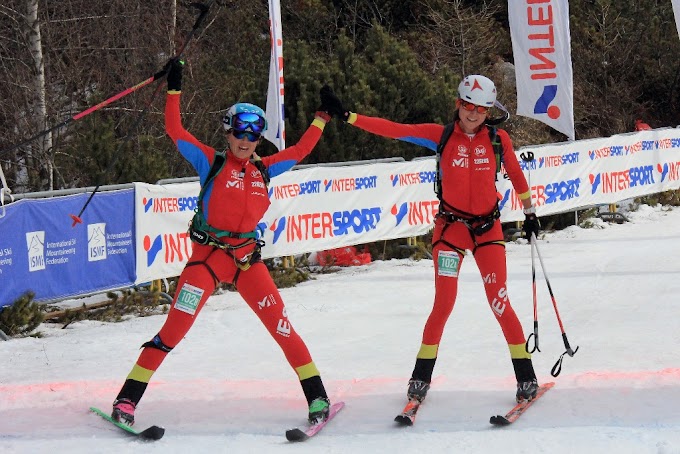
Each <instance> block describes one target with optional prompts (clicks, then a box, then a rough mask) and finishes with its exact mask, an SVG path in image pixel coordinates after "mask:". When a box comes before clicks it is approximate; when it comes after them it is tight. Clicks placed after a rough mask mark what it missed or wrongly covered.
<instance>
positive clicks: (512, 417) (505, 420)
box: [489, 382, 555, 426]
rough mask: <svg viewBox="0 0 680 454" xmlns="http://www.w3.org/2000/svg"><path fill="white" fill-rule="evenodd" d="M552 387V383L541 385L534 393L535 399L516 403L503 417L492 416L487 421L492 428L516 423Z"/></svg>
mask: <svg viewBox="0 0 680 454" xmlns="http://www.w3.org/2000/svg"><path fill="white" fill-rule="evenodd" d="M553 386H555V383H554V382H550V383H545V384H544V385H541V386H540V387H539V388H538V392H537V393H536V397H534V398H533V399H531V400H530V401H524V402H520V403H518V404H517V405H515V407H514V408H513V409H512V410H510V411H509V412H508V413H507V414H506V415H505V416H501V415H496V416H492V417H491V418H490V419H489V422H490V423H491V424H493V425H494V426H507V425H510V424H512V423H513V422H515V421H517V419H518V418H519V417H520V416H522V414H523V413H524V412H525V411H526V410H527V408H529V407H531V406H532V405H533V404H534V402H536V401H537V400H538V399H539V398H540V397H541V396H542V395H543V394H545V392H546V391H548V390H549V389H550V388H552V387H553Z"/></svg>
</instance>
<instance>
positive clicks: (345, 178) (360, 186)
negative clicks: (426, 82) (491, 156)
mask: <svg viewBox="0 0 680 454" xmlns="http://www.w3.org/2000/svg"><path fill="white" fill-rule="evenodd" d="M529 153H532V154H533V155H534V160H533V161H530V162H524V161H520V163H521V165H522V167H523V169H524V171H525V175H526V176H527V179H528V180H530V185H531V192H532V199H533V203H534V205H536V207H537V212H538V215H539V216H546V215H550V214H556V213H562V212H567V211H573V210H576V209H580V208H584V207H590V206H595V205H600V204H610V203H615V202H618V201H621V200H625V199H629V198H633V197H639V196H643V195H648V194H653V193H658V192H662V191H667V190H671V189H678V188H680V129H660V130H653V131H644V132H637V133H630V134H623V135H618V136H613V137H609V138H604V139H593V140H582V141H577V142H569V143H564V144H559V145H546V146H539V147H525V148H522V149H521V150H519V152H518V154H520V155H521V154H524V155H525V156H528V154H529ZM434 178H435V161H434V159H422V160H417V161H409V162H398V163H378V164H367V165H358V166H344V167H313V168H306V169H301V170H294V171H291V172H287V173H285V174H283V175H280V176H278V177H276V178H274V179H272V181H271V183H270V186H269V195H270V199H271V201H272V205H271V207H270V208H269V210H268V211H267V213H266V214H265V217H264V219H262V221H261V222H260V225H259V229H260V230H261V231H263V232H264V235H263V237H262V238H263V239H264V241H265V242H266V245H265V247H264V249H263V257H264V258H271V257H281V256H288V255H296V254H302V253H305V252H313V251H320V250H325V249H332V248H337V247H341V246H348V245H356V244H363V243H369V242H373V241H381V240H387V239H394V238H405V237H412V236H419V235H423V234H425V233H427V232H428V231H429V230H430V229H431V228H432V223H433V221H434V216H435V214H436V213H437V211H438V209H439V201H438V200H437V198H436V196H435V194H434V186H433V184H434ZM496 186H497V189H498V192H499V200H500V201H499V206H500V208H501V221H502V222H511V221H519V220H523V219H524V215H523V213H522V206H521V203H520V201H519V198H518V197H517V194H516V192H515V190H514V189H513V188H512V184H511V183H510V181H509V180H508V179H507V177H506V175H505V172H504V170H503V169H501V172H500V173H499V175H498V182H497V185H496ZM198 192H199V185H198V182H196V183H183V184H175V185H165V186H157V185H149V184H144V183H137V184H136V201H135V212H136V223H137V235H136V238H137V242H138V244H137V251H138V254H137V283H141V282H146V281H149V280H152V279H160V278H164V277H170V276H177V275H178V274H179V273H180V272H181V270H182V268H183V267H184V265H185V264H186V262H187V260H188V257H189V256H190V254H191V241H190V240H189V237H188V234H187V228H188V223H189V221H190V220H191V217H192V216H193V209H194V208H195V206H196V199H197V196H198ZM226 209H228V208H226Z"/></svg>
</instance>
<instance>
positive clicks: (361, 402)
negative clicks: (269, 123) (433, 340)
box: [0, 206, 680, 454]
mask: <svg viewBox="0 0 680 454" xmlns="http://www.w3.org/2000/svg"><path fill="white" fill-rule="evenodd" d="M628 215H629V217H630V218H631V221H632V222H631V223H627V224H623V225H606V224H601V223H600V224H598V226H599V227H601V228H596V229H587V230H584V229H581V228H578V227H571V228H568V229H566V230H563V231H560V232H556V233H552V234H549V235H546V238H545V239H543V240H541V241H540V242H539V247H540V250H541V253H542V255H543V259H544V261H545V264H546V267H547V271H548V277H549V279H550V283H551V285H552V288H553V291H554V293H555V297H556V300H557V305H558V309H559V312H560V315H561V318H562V322H563V325H564V328H565V330H566V333H567V335H568V338H569V341H570V343H571V346H572V348H576V347H577V346H578V347H580V349H579V351H578V352H577V353H576V355H575V356H574V357H568V356H566V357H565V358H564V362H563V365H562V373H561V374H560V375H559V376H558V377H557V378H556V379H553V378H552V377H551V376H550V369H551V368H552V366H553V364H554V363H555V361H556V360H557V359H558V357H559V356H560V355H561V354H562V353H563V352H564V351H565V348H564V345H563V342H562V337H561V333H560V329H559V326H558V324H557V322H556V317H555V311H554V309H553V306H552V303H551V300H550V297H549V295H548V292H547V289H546V285H545V283H544V281H543V278H542V274H541V273H540V269H539V271H538V274H537V275H538V277H539V281H538V298H539V334H540V336H539V339H540V349H541V352H540V353H535V354H534V365H535V368H536V371H537V373H538V374H539V380H540V381H542V382H545V381H550V380H555V381H556V382H557V384H556V386H555V388H553V390H551V391H550V392H549V393H548V394H546V396H545V397H544V398H543V399H541V400H540V401H538V402H537V403H536V405H534V407H532V408H531V409H530V410H529V411H528V412H527V413H526V414H525V415H524V416H523V417H522V418H521V419H520V420H519V421H518V422H517V423H516V424H514V425H512V426H510V427H507V428H494V427H491V426H490V425H489V424H488V419H489V417H490V416H491V415H493V414H498V413H505V412H506V411H507V410H509V409H510V408H511V407H512V405H513V402H514V391H515V390H514V386H515V383H514V378H513V373H512V366H511V363H510V360H509V355H508V353H507V347H506V345H505V342H504V340H503V337H502V335H501V331H500V328H499V327H498V325H497V323H496V321H495V318H494V316H493V315H492V312H491V310H490V309H489V307H488V304H487V303H486V300H485V297H484V292H483V288H482V281H481V278H480V276H479V273H478V270H477V267H476V265H475V263H474V259H473V258H472V257H471V256H468V257H467V258H466V260H465V262H464V263H463V269H462V272H461V276H460V286H459V288H460V292H459V296H458V301H457V303H456V308H455V310H454V312H453V314H452V316H451V318H450V320H449V323H448V324H447V329H446V331H445V333H444V338H443V339H442V343H441V348H440V353H439V359H438V363H437V367H436V368H435V375H434V381H433V385H432V389H431V391H430V393H429V395H428V399H427V401H426V403H425V405H424V406H423V407H422V408H421V412H420V414H419V416H418V420H417V422H416V425H415V426H413V427H411V428H397V427H395V426H394V424H393V422H392V419H393V418H394V416H395V415H396V414H397V413H398V412H399V410H400V409H401V407H402V406H403V404H404V403H405V390H406V382H407V380H408V377H409V376H410V373H411V370H412V367H413V363H414V360H415V355H416V353H417V351H418V348H419V346H420V336H421V333H422V328H423V325H424V322H425V319H426V317H427V315H428V313H429V310H430V307H431V305H432V299H433V295H434V287H433V281H432V262H431V261H427V260H424V261H420V262H413V261H409V260H391V261H385V262H374V263H372V264H370V265H367V266H363V267H356V268H349V269H343V270H342V271H340V272H338V273H334V274H327V275H319V276H316V279H315V280H313V281H308V282H305V283H303V284H300V285H298V286H297V287H296V288H293V289H285V290H283V291H282V294H283V297H284V300H285V301H286V305H287V308H288V315H289V317H290V319H291V320H292V322H293V324H294V326H295V327H296V329H297V330H298V331H299V332H300V333H301V334H302V336H303V338H304V339H305V341H306V342H307V344H308V346H309V347H310V350H311V351H312V355H313V357H314V360H315V362H316V363H317V365H318V367H319V369H320V370H321V372H322V377H323V378H324V381H325V383H326V387H327V389H328V391H329V393H330V395H331V397H332V399H334V400H344V401H345V402H346V403H347V406H346V408H345V409H344V410H343V411H342V412H341V413H340V414H339V415H338V417H337V418H336V419H335V420H334V421H333V422H332V423H331V424H330V425H329V426H328V427H327V428H326V429H325V430H324V431H323V432H322V433H321V434H320V435H319V436H318V437H316V438H314V439H313V440H310V441H308V442H306V443H304V444H289V443H288V442H286V441H285V438H284V436H283V434H284V431H285V429H288V428H291V427H294V426H298V425H302V424H303V423H304V419H305V417H306V405H305V402H304V398H303V396H302V392H301V390H300V387H299V383H298V382H297V380H296V377H295V375H294V373H293V371H292V370H291V369H290V368H289V367H288V365H287V363H286V362H285V360H284V358H283V355H282V353H281V352H280V351H279V350H278V347H277V346H276V345H275V344H274V342H273V341H272V340H271V338H269V336H268V335H267V334H266V332H265V330H264V328H262V327H261V326H260V325H259V322H258V321H257V319H256V317H255V316H254V315H253V314H252V313H251V312H250V311H249V309H248V308H247V306H246V305H245V304H244V303H243V302H242V301H241V299H240V297H239V296H238V295H237V294H235V293H228V294H224V295H219V296H214V297H212V298H211V299H210V300H209V301H208V304H207V306H206V308H205V309H204V311H203V313H202V314H201V316H200V317H199V319H198V321H197V322H196V324H195V325H194V327H193V329H192V330H191V331H190V332H189V334H188V335H187V337H186V339H185V340H184V341H183V342H182V343H181V344H180V345H179V347H178V348H176V349H175V350H174V351H173V352H172V353H171V354H170V355H169V356H168V358H167V360H166V361H165V363H164V364H163V365H162V366H161V368H160V369H159V371H158V372H157V373H156V375H155V376H154V379H153V381H152V384H151V385H150V386H149V389H148V391H147V393H146V395H145V397H144V399H143V400H142V402H141V404H140V406H139V407H138V411H137V424H136V427H138V428H140V429H143V428H145V427H147V426H148V425H151V424H158V425H163V426H165V427H166V428H167V432H166V435H165V437H164V438H163V439H162V440H160V441H158V442H154V443H142V442H138V441H135V440H131V439H130V438H127V437H125V436H124V435H123V434H122V433H121V432H119V431H118V429H116V428H114V427H112V426H110V425H108V424H107V423H106V422H105V421H103V420H102V419H101V418H99V417H97V416H95V415H93V414H92V413H90V412H89V411H88V407H89V406H97V407H100V408H103V409H108V408H110V405H111V402H112V400H113V398H114V397H115V395H116V393H117V391H118V389H119V387H120V385H121V384H122V382H123V380H124V379H125V377H126V375H127V373H128V372H129V370H130V368H131V367H132V365H133V363H134V361H135V360H136V358H137V355H138V353H139V350H138V348H139V346H140V345H141V344H142V343H143V342H145V341H147V340H148V339H150V338H151V337H152V336H153V335H154V334H155V333H156V332H157V331H158V329H159V328H160V326H161V325H162V323H163V321H164V319H165V317H164V316H162V315H161V316H153V317H147V318H133V319H129V320H127V321H125V322H122V323H100V322H80V323H76V324H73V325H70V326H68V327H67V328H66V329H63V330H62V329H59V327H55V326H49V325H44V326H42V327H41V328H40V330H41V331H42V332H43V333H44V335H45V337H43V338H40V339H34V338H27V339H14V340H11V341H8V342H0V396H1V398H0V452H2V453H3V454H7V453H37V452H54V453H61V452H68V453H70V454H78V453H109V452H110V453H127V452H144V453H180V452H197V453H270V452H275V453H288V452H295V453H304V452H314V453H319V452H323V453H393V452H426V451H429V452H435V453H443V452H447V453H448V452H458V453H492V452H494V453H498V452H503V453H532V454H534V453H552V454H562V453H564V454H566V453H568V454H573V453H613V452H616V453H636V454H639V453H655V454H670V453H680V409H679V408H680V348H678V346H679V345H680V329H679V328H680V321H679V320H678V316H679V315H680V310H679V309H678V306H677V295H678V294H679V293H680V279H678V277H680V264H679V263H678V257H679V256H680V241H679V240H680V233H679V232H680V210H675V211H665V210H664V209H661V208H660V207H657V208H650V207H646V206H643V207H642V208H641V209H640V210H639V211H637V212H632V213H629V214H628ZM507 255H508V264H509V281H508V287H509V294H510V299H511V301H512V303H513V307H514V308H515V310H516V311H517V313H518V315H519V316H520V319H521V320H522V323H523V326H524V329H525V333H526V334H527V335H528V334H529V333H530V332H531V331H532V329H533V327H532V319H533V309H532V296H531V280H530V278H531V261H530V248H529V246H528V245H527V244H526V243H525V244H515V243H513V244H509V245H508V247H507ZM537 265H538V262H537ZM189 450H191V451H189Z"/></svg>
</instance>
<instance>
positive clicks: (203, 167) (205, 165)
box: [177, 140, 210, 184]
mask: <svg viewBox="0 0 680 454" xmlns="http://www.w3.org/2000/svg"><path fill="white" fill-rule="evenodd" d="M177 149H178V150H179V152H180V153H182V156H184V159H186V160H187V161H189V163H190V164H191V165H192V166H193V168H194V169H196V172H198V176H199V178H200V179H201V184H203V183H205V179H206V178H207V177H208V172H209V171H210V162H208V157H207V156H206V155H205V153H203V150H201V149H200V148H199V147H197V146H196V145H195V144H193V143H191V142H187V141H184V140H178V141H177Z"/></svg>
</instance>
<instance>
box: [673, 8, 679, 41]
mask: <svg viewBox="0 0 680 454" xmlns="http://www.w3.org/2000/svg"><path fill="white" fill-rule="evenodd" d="M673 13H674V14H675V27H676V28H677V29H678V37H679V38H680V0H673Z"/></svg>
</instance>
